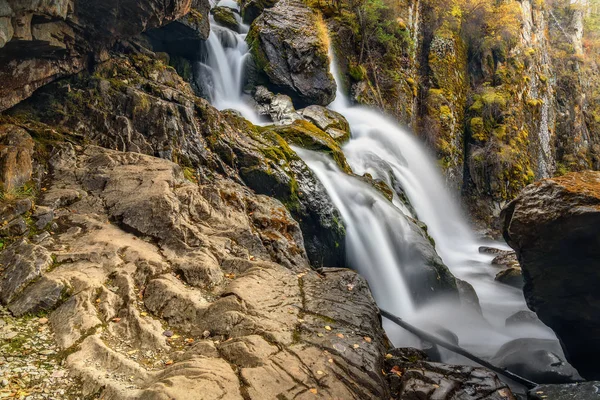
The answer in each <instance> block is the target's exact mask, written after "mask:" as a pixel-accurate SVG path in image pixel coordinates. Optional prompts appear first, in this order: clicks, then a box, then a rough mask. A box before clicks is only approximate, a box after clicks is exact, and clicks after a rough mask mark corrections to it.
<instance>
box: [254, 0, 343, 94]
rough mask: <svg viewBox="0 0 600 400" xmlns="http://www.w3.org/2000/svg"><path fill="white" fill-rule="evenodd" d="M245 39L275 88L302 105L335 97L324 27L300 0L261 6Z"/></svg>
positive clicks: (317, 17)
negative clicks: (270, 6)
mask: <svg viewBox="0 0 600 400" xmlns="http://www.w3.org/2000/svg"><path fill="white" fill-rule="evenodd" d="M248 42H249V43H250V47H251V51H252V55H253V56H254V61H255V63H256V67H257V68H258V70H259V71H262V73H263V74H264V75H265V76H266V78H267V80H268V82H269V84H270V85H271V86H272V87H274V89H276V90H275V91H281V92H284V93H285V94H288V95H290V96H291V97H292V99H293V100H295V101H296V102H298V104H305V105H310V104H318V105H323V106H325V105H327V104H329V103H331V102H332V101H333V100H334V99H335V93H336V83H335V79H334V78H333V76H332V75H331V73H330V72H329V55H328V52H329V49H328V47H329V44H328V37H327V28H326V26H325V25H324V22H323V21H322V19H320V17H319V15H318V14H317V13H316V12H315V11H313V10H311V9H310V8H309V7H308V6H306V5H305V4H304V3H302V2H300V1H298V0H283V1H280V2H279V3H277V5H275V7H273V8H270V9H267V10H265V11H264V12H263V13H262V15H261V16H260V17H259V18H258V19H257V20H256V21H254V23H253V24H252V27H251V29H250V33H249V34H248Z"/></svg>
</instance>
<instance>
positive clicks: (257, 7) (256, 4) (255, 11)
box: [240, 0, 278, 24]
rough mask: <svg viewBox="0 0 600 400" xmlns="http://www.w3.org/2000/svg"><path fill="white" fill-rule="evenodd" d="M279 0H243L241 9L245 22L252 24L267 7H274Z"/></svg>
mask: <svg viewBox="0 0 600 400" xmlns="http://www.w3.org/2000/svg"><path fill="white" fill-rule="evenodd" d="M277 1H278V0H243V1H241V2H240V9H241V11H242V17H243V19H244V23H246V24H251V23H252V22H253V21H254V20H255V19H256V18H258V17H259V16H260V14H261V13H262V12H263V11H264V10H265V9H267V8H271V7H273V6H274V5H275V4H277Z"/></svg>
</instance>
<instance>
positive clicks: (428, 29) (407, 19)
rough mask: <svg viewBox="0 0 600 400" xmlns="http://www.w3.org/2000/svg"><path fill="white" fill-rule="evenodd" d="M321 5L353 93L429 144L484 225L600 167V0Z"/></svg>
mask: <svg viewBox="0 0 600 400" xmlns="http://www.w3.org/2000/svg"><path fill="white" fill-rule="evenodd" d="M319 4H320V3H319ZM317 7H318V5H317ZM321 9H322V10H323V13H324V14H325V15H326V16H328V17H329V18H328V19H327V21H328V23H329V25H330V26H331V27H332V30H333V32H334V39H333V41H334V43H335V45H336V49H337V57H338V60H339V62H340V63H341V65H342V68H343V69H344V71H345V72H346V76H347V82H346V86H347V87H346V90H348V91H350V92H352V94H353V96H354V98H355V100H356V101H357V102H360V103H366V104H373V105H376V106H378V107H380V108H382V109H384V110H386V111H387V112H388V113H390V114H392V115H394V116H396V118H397V119H398V120H399V121H400V122H402V123H404V124H406V125H409V126H410V127H411V128H412V129H413V130H415V131H416V132H417V134H418V135H419V136H421V137H422V138H423V139H424V140H425V141H426V142H428V143H429V145H430V147H431V149H432V151H434V152H435V154H436V156H437V158H438V160H439V163H440V165H441V167H442V168H443V169H444V170H445V172H446V177H447V181H448V185H449V186H450V187H452V188H453V189H454V190H455V191H456V192H457V193H459V192H460V193H462V197H463V198H464V200H465V202H466V204H467V205H468V206H469V208H470V209H471V212H472V214H473V216H474V218H475V220H478V221H481V222H483V225H487V226H490V225H495V228H496V229H497V228H499V225H497V222H496V219H497V217H498V215H499V212H500V210H501V209H502V207H503V206H504V205H505V204H506V203H507V202H508V201H510V200H511V199H513V198H514V197H515V196H516V195H517V194H518V193H519V191H520V190H521V189H522V188H523V187H525V186H526V185H527V184H529V183H532V182H533V181H535V180H537V179H540V178H546V177H550V176H555V175H562V174H564V173H566V172H568V171H574V170H575V171H578V170H583V169H589V168H594V169H597V168H598V167H599V166H598V163H597V152H598V145H599V144H600V139H599V127H598V120H599V115H600V114H599V110H600V109H599V104H600V94H599V93H600V91H599V88H600V78H599V77H600V70H599V66H598V61H597V60H598V57H599V56H598V55H599V49H600V45H599V43H600V41H599V37H598V32H599V31H600V30H599V29H598V26H599V25H598V18H599V17H598V15H599V14H600V13H599V11H598V4H597V2H594V1H591V2H583V1H582V2H564V1H560V0H553V1H545V2H544V1H529V0H525V1H507V2H501V3H494V2H489V1H451V2H438V1H428V0H407V1H401V2H394V3H391V2H386V1H373V2H350V1H349V2H345V1H341V2H334V3H332V4H329V5H326V6H321Z"/></svg>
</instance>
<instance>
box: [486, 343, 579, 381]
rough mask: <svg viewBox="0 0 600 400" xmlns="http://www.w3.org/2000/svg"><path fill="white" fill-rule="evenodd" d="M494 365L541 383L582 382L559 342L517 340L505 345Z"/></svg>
mask: <svg viewBox="0 0 600 400" xmlns="http://www.w3.org/2000/svg"><path fill="white" fill-rule="evenodd" d="M491 363H492V364H494V365H496V366H498V367H501V368H506V369H508V370H509V371H511V372H514V373H515V374H517V375H520V376H522V377H524V378H527V379H529V380H531V381H533V382H537V383H571V382H579V381H581V380H582V378H581V376H579V374H578V373H577V371H576V370H575V369H574V368H573V367H572V366H571V365H570V364H569V363H567V362H566V361H565V356H564V354H563V352H562V349H561V347H560V344H559V343H558V341H556V340H547V339H516V340H513V341H511V342H508V343H506V344H505V345H503V346H502V347H501V348H500V350H498V352H497V353H496V355H495V356H494V357H493V358H492V360H491Z"/></svg>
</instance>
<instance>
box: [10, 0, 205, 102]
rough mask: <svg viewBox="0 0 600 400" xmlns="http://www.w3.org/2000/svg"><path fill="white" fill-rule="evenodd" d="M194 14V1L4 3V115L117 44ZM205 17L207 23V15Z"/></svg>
mask: <svg viewBox="0 0 600 400" xmlns="http://www.w3.org/2000/svg"><path fill="white" fill-rule="evenodd" d="M206 3H208V2H206ZM190 9H191V1H190V0H167V1H159V0H151V1H146V2H140V1H137V0H125V1H121V0H109V1H98V0H92V1H87V0H58V1H49V0H45V1H32V0H24V1H23V0H2V1H0V81H2V82H3V83H2V86H1V87H0V111H2V110H5V109H7V108H9V107H12V106H13V105H15V104H17V103H18V102H20V101H21V100H23V99H25V98H27V97H29V96H30V95H31V94H32V93H33V92H34V91H35V90H36V89H38V88H39V87H41V86H43V85H45V84H47V83H49V82H51V81H53V80H56V79H58V78H61V77H64V76H68V75H71V74H73V73H75V72H79V71H81V70H83V69H84V68H85V67H86V66H88V65H90V63H91V62H92V61H95V60H97V59H99V58H102V57H104V56H103V55H102V54H103V50H105V49H107V48H108V47H109V46H110V45H112V44H113V43H114V42H115V41H117V40H119V39H126V38H129V37H132V36H134V35H137V34H139V33H141V32H143V31H145V30H147V29H151V28H156V27H158V26H163V25H166V24H168V23H170V22H172V21H175V20H177V19H178V18H181V17H183V16H184V15H186V14H187V13H188V12H189V11H190ZM207 12H208V8H206V13H207ZM202 18H204V19H206V20H208V18H207V14H206V15H204V16H202Z"/></svg>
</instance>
